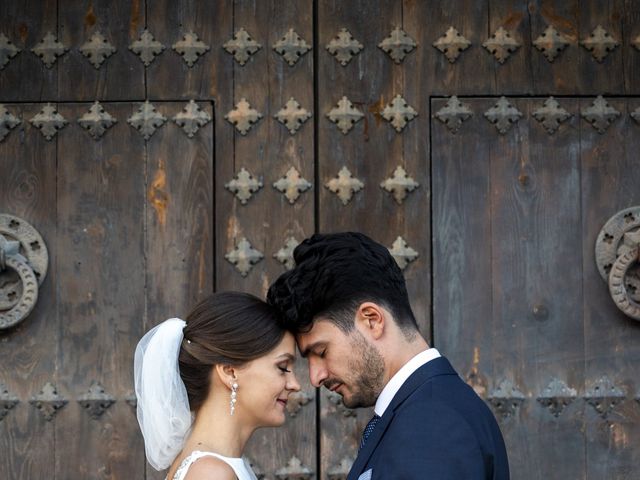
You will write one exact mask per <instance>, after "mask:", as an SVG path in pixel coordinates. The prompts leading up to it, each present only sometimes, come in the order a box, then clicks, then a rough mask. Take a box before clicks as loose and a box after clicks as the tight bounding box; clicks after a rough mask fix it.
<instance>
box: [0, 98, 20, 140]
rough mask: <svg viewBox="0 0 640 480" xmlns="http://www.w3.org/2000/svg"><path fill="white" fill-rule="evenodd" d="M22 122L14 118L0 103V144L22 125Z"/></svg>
mask: <svg viewBox="0 0 640 480" xmlns="http://www.w3.org/2000/svg"><path fill="white" fill-rule="evenodd" d="M21 123H22V121H21V120H20V119H19V118H16V117H14V116H13V115H12V114H11V113H10V112H9V110H7V108H6V107H5V106H4V105H3V104H1V103H0V142H1V141H3V140H4V139H5V137H6V136H7V135H9V132H10V131H11V130H13V129H14V128H16V127H17V126H18V125H20V124H21Z"/></svg>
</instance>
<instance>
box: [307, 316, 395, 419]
mask: <svg viewBox="0 0 640 480" xmlns="http://www.w3.org/2000/svg"><path fill="white" fill-rule="evenodd" d="M296 340H297V342H298V347H299V348H300V352H302V356H304V357H306V358H307V359H308V360H309V379H310V380H311V383H312V385H313V386H315V387H320V386H322V385H323V386H324V387H326V388H327V389H329V390H331V391H333V392H336V393H338V394H340V395H341V396H342V400H343V403H344V405H345V406H346V407H348V408H358V407H370V406H373V405H374V404H375V402H376V399H377V398H378V395H380V392H381V391H382V386H383V385H382V382H383V375H384V360H383V358H382V356H381V355H380V353H379V352H378V350H377V349H376V348H375V347H374V346H373V345H372V344H371V343H370V342H368V341H367V339H366V338H365V336H364V335H363V334H362V333H361V332H360V331H359V330H358V329H357V328H355V327H354V329H353V330H352V331H351V332H349V333H345V332H343V331H342V330H340V329H339V328H338V327H336V326H335V325H334V324H333V323H332V322H331V321H330V320H324V319H321V318H320V319H317V320H316V321H315V322H314V324H313V327H312V328H311V330H310V331H309V332H307V333H302V334H299V335H297V336H296Z"/></svg>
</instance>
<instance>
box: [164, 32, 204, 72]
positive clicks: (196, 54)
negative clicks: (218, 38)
mask: <svg viewBox="0 0 640 480" xmlns="http://www.w3.org/2000/svg"><path fill="white" fill-rule="evenodd" d="M171 48H173V50H174V51H176V52H177V53H178V54H179V55H181V56H182V59H183V60H184V61H185V63H186V64H187V65H188V66H189V68H191V67H193V65H194V64H195V63H196V62H197V61H198V59H199V58H200V57H201V56H202V55H204V54H205V53H207V52H208V51H209V50H210V48H209V45H207V44H205V43H204V42H203V41H201V40H200V39H199V38H198V35H196V34H195V33H194V32H188V33H185V34H184V36H183V37H182V40H179V41H177V42H176V43H174V44H173V45H172V46H171Z"/></svg>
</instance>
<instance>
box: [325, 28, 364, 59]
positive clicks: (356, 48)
mask: <svg viewBox="0 0 640 480" xmlns="http://www.w3.org/2000/svg"><path fill="white" fill-rule="evenodd" d="M326 48H327V51H328V52H329V53H330V54H331V55H333V56H334V57H335V59H336V60H337V61H338V62H340V65H342V66H343V67H344V66H345V65H346V64H347V63H349V62H350V61H351V59H352V58H353V57H355V56H356V55H357V54H358V53H360V52H361V51H362V49H363V48H364V45H362V44H361V43H360V42H359V41H357V40H356V39H355V38H353V36H352V35H351V32H349V30H347V29H346V28H343V29H342V30H340V32H338V35H336V36H335V37H334V38H333V39H332V40H331V41H330V42H329V43H328V44H327V47H326Z"/></svg>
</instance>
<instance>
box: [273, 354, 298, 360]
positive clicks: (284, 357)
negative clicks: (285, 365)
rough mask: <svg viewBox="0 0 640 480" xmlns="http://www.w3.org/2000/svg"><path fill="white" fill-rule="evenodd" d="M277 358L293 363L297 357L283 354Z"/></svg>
mask: <svg viewBox="0 0 640 480" xmlns="http://www.w3.org/2000/svg"><path fill="white" fill-rule="evenodd" d="M277 358H278V359H283V360H291V361H293V360H295V357H294V356H293V355H291V354H290V353H283V354H282V355H279V356H278V357H277Z"/></svg>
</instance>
